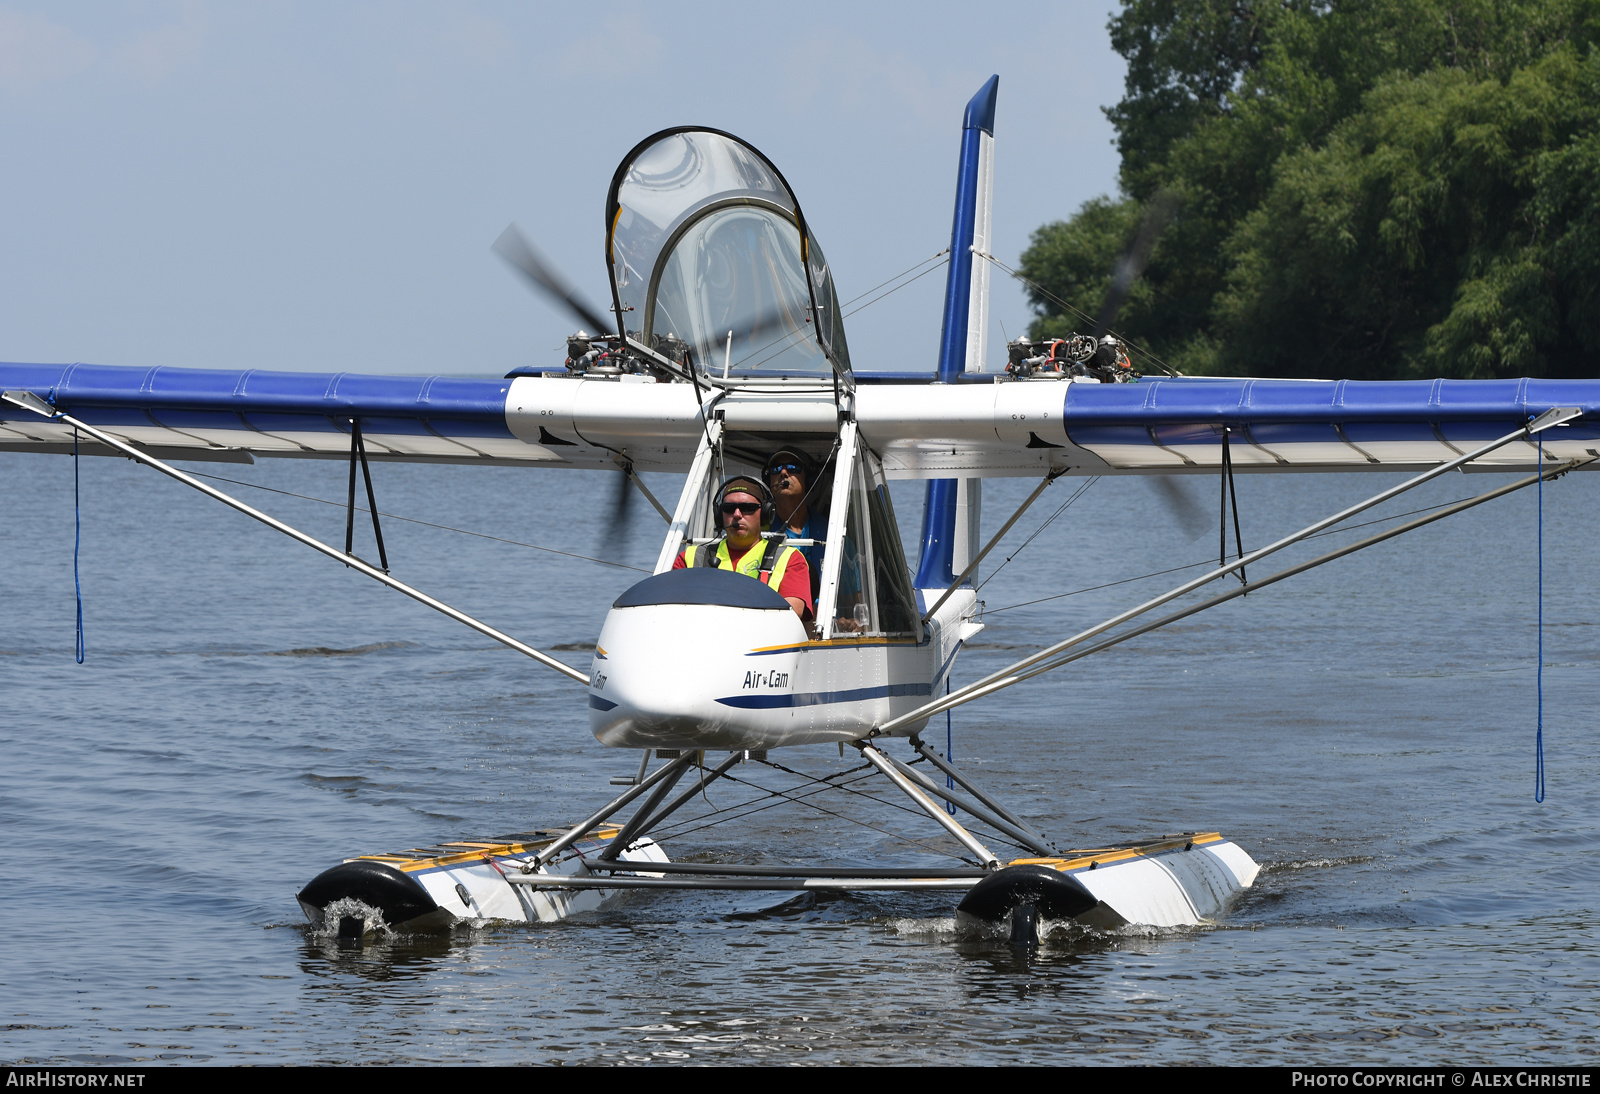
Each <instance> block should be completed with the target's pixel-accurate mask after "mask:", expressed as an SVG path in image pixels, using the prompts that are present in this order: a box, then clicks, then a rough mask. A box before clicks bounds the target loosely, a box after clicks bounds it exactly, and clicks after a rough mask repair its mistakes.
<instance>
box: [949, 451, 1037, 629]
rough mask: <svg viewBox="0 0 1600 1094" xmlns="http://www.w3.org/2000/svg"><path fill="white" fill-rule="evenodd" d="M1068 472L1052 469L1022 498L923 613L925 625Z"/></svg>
mask: <svg viewBox="0 0 1600 1094" xmlns="http://www.w3.org/2000/svg"><path fill="white" fill-rule="evenodd" d="M1066 473H1067V469H1066V468H1062V469H1061V470H1060V471H1051V472H1050V473H1049V474H1047V475H1045V477H1044V481H1043V482H1041V483H1039V485H1038V486H1036V487H1034V488H1033V493H1031V494H1029V495H1028V496H1027V497H1026V498H1024V499H1023V500H1022V504H1021V505H1019V506H1017V511H1016V512H1015V513H1012V514H1011V519H1010V520H1008V521H1006V522H1005V523H1004V524H1002V525H1001V526H1000V530H999V531H998V532H996V533H995V534H994V535H992V536H990V537H989V542H988V543H985V544H984V545H983V550H981V551H979V552H978V553H977V555H975V556H974V557H973V559H972V561H971V562H969V563H967V568H966V569H965V570H962V571H961V573H960V574H958V575H957V576H956V579H955V580H954V581H952V582H951V583H950V587H949V588H948V589H946V590H945V591H944V594H943V595H942V596H940V597H939V599H938V600H935V601H934V602H933V607H931V608H929V609H928V610H927V611H925V612H923V613H922V622H923V625H924V626H926V625H927V623H928V620H930V619H932V618H933V613H934V612H936V611H938V610H939V609H940V608H942V607H944V602H945V601H946V600H949V599H950V597H951V596H952V595H953V594H954V593H955V591H956V590H957V589H959V588H961V583H962V582H963V581H965V580H967V578H969V577H971V576H972V575H973V573H974V572H975V571H976V570H977V568H978V563H980V562H982V561H983V560H984V559H985V558H986V557H987V556H988V554H989V552H990V551H992V550H994V548H995V544H997V543H999V542H1000V540H1001V538H1002V537H1003V536H1005V534H1006V533H1007V532H1009V531H1011V526H1012V525H1013V524H1015V523H1017V521H1018V520H1019V519H1020V518H1021V517H1022V514H1024V513H1026V512H1027V511H1028V507H1029V506H1030V505H1032V504H1033V503H1034V502H1035V501H1037V500H1038V499H1039V495H1040V494H1042V493H1044V488H1045V487H1047V486H1049V485H1050V484H1051V483H1053V482H1055V481H1056V480H1057V479H1059V478H1060V477H1061V476H1062V475H1065V474H1066Z"/></svg>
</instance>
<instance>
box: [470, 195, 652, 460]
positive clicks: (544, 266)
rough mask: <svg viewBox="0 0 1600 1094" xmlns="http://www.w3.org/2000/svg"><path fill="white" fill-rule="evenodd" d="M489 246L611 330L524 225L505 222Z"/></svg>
mask: <svg viewBox="0 0 1600 1094" xmlns="http://www.w3.org/2000/svg"><path fill="white" fill-rule="evenodd" d="M490 249H491V250H493V251H494V253H495V254H497V255H499V256H500V257H501V258H503V259H505V261H506V262H507V263H508V264H509V265H510V266H511V267H512V268H514V269H515V270H516V271H517V272H518V273H520V274H521V275H522V276H523V277H525V278H527V279H528V283H529V284H531V285H532V286H533V287H534V288H536V289H538V290H539V291H540V292H542V293H544V294H545V295H547V296H549V297H550V298H551V299H553V300H555V301H556V302H557V303H558V304H560V305H562V306H563V307H565V308H566V309H567V310H568V311H569V312H571V313H572V314H573V315H575V316H577V317H578V319H579V320H580V321H581V322H582V323H583V325H584V326H585V327H588V328H589V329H590V330H591V331H592V332H593V333H594V334H596V335H606V334H609V333H610V331H611V327H612V324H611V323H610V322H608V321H607V320H605V319H602V318H600V313H599V312H597V311H595V310H594V308H592V307H590V306H589V302H588V301H586V300H584V299H583V297H581V296H579V295H578V291H577V290H576V289H574V288H573V287H572V286H571V285H569V284H568V283H567V279H566V278H564V277H562V276H561V274H560V272H559V271H558V270H557V269H556V268H555V267H554V266H552V265H551V264H550V263H549V262H548V261H546V260H545V258H544V256H543V255H541V254H540V253H539V252H538V250H537V249H536V248H535V247H534V245H533V244H532V243H530V242H528V237H527V236H525V235H523V234H522V229H520V228H518V227H517V226H516V225H515V224H508V225H506V230H505V231H503V232H501V233H500V238H499V239H496V240H495V241H494V246H493V247H492V248H490ZM623 483H624V485H626V483H627V477H626V476H624V477H623Z"/></svg>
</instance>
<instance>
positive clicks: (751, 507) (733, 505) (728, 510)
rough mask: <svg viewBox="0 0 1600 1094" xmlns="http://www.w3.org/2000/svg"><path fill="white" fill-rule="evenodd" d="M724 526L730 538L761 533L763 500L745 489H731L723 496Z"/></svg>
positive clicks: (741, 537) (722, 515)
mask: <svg viewBox="0 0 1600 1094" xmlns="http://www.w3.org/2000/svg"><path fill="white" fill-rule="evenodd" d="M720 519H721V521H722V527H723V528H724V529H725V530H726V531H727V533H728V536H729V538H730V539H735V540H743V539H749V538H750V537H751V536H759V535H760V534H761V501H760V499H758V498H757V497H756V496H755V495H754V494H747V493H745V492H744V491H743V490H730V491H728V493H727V494H725V495H724V496H723V498H722V513H721V517H720Z"/></svg>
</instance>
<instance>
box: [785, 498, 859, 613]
mask: <svg viewBox="0 0 1600 1094" xmlns="http://www.w3.org/2000/svg"><path fill="white" fill-rule="evenodd" d="M783 534H784V536H785V537H786V538H788V539H810V540H815V541H816V542H815V543H813V544H812V545H811V546H809V547H796V548H795V550H797V551H799V552H800V553H801V554H803V555H805V556H806V563H807V564H808V565H809V566H810V567H811V594H812V599H815V598H816V596H817V595H818V594H819V593H820V592H821V591H822V555H823V552H824V551H825V550H826V547H825V545H824V544H823V542H822V541H823V540H824V539H826V538H827V535H828V522H827V520H826V519H824V518H823V516H822V514H821V513H818V512H817V511H816V510H815V509H810V508H808V509H807V510H806V523H805V526H804V527H803V528H801V529H800V531H798V532H796V531H794V530H793V529H791V528H790V527H789V525H788V522H787V521H786V522H784V525H783ZM857 570H858V566H857V563H856V550H855V544H853V543H851V542H850V539H849V537H848V536H847V537H845V541H844V561H843V563H842V564H841V565H840V566H839V592H840V593H841V594H844V595H853V594H855V593H859V592H860V591H861V575H860V574H859V573H858V572H857Z"/></svg>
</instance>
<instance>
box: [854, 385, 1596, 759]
mask: <svg viewBox="0 0 1600 1094" xmlns="http://www.w3.org/2000/svg"><path fill="white" fill-rule="evenodd" d="M1582 413H1583V411H1582V409H1581V408H1579V407H1552V408H1551V409H1549V410H1547V411H1545V412H1544V413H1543V414H1540V415H1539V416H1538V417H1536V418H1534V419H1533V420H1531V421H1530V422H1528V424H1526V425H1524V426H1523V427H1522V428H1520V429H1518V430H1517V431H1515V432H1514V433H1508V434H1506V435H1505V436H1504V437H1501V438H1499V439H1498V440H1495V441H1491V442H1490V443H1488V444H1486V445H1484V446H1483V447H1481V448H1477V449H1474V450H1473V451H1471V452H1468V453H1466V454H1465V455H1462V456H1457V457H1456V458H1455V459H1453V460H1446V461H1445V462H1444V463H1441V464H1439V465H1438V466H1437V467H1432V468H1430V469H1428V470H1427V471H1424V472H1423V473H1422V474H1420V475H1417V476H1415V477H1414V478H1410V479H1407V480H1406V481H1405V482H1403V483H1400V484H1399V485H1398V486H1392V487H1390V488H1389V489H1387V490H1384V491H1381V492H1380V493H1377V494H1374V495H1373V496H1372V497H1370V498H1368V499H1367V500H1366V501H1363V502H1358V503H1357V504H1355V505H1352V506H1350V507H1349V508H1347V509H1343V510H1341V511H1340V512H1337V513H1335V514H1333V515H1332V516H1329V517H1324V518H1323V519H1321V520H1319V521H1316V522H1315V523H1313V524H1309V525H1307V526H1306V527H1304V528H1302V529H1301V530H1300V531H1298V532H1295V533H1292V534H1291V535H1288V536H1285V537H1284V538H1282V539H1280V540H1278V541H1277V542H1275V543H1270V544H1268V545H1267V546H1265V547H1262V548H1260V549H1259V550H1256V551H1252V552H1251V553H1250V554H1248V555H1245V556H1243V557H1241V558H1238V559H1236V560H1234V561H1233V562H1230V563H1228V564H1226V565H1224V566H1219V567H1217V568H1216V569H1215V570H1212V571H1210V572H1209V573H1205V574H1202V575H1200V576H1199V577H1197V578H1194V579H1193V580H1192V581H1186V582H1184V583H1183V584H1182V585H1179V586H1178V587H1177V588H1175V589H1172V590H1169V591H1168V592H1165V593H1162V594H1161V595H1160V596H1157V597H1155V598H1154V599H1151V600H1147V601H1145V602H1144V603H1143V604H1140V605H1138V606H1137V607H1133V608H1129V609H1128V610H1127V611H1125V612H1122V613H1121V614H1120V615H1115V616H1112V617H1111V618H1110V619H1107V620H1105V621H1104V622H1102V623H1097V624H1096V625H1095V626H1093V627H1090V628H1089V629H1088V630H1086V631H1080V632H1078V633H1077V634H1075V635H1073V636H1072V637H1071V638H1067V639H1063V640H1062V641H1060V642H1057V643H1056V644H1055V645H1053V646H1047V647H1045V648H1044V649H1042V650H1040V651H1039V652H1037V653H1034V654H1030V655H1028V656H1027V657H1024V658H1022V659H1021V660H1020V661H1017V662H1015V663H1013V664H1011V665H1009V666H1007V667H1006V668H1003V669H1001V670H999V671H998V672H993V673H990V674H989V675H988V676H985V677H984V678H983V679H981V680H977V681H974V682H973V683H971V684H967V685H965V686H964V687H961V688H958V689H956V690H955V691H953V692H951V693H950V694H948V695H945V696H944V697H943V698H940V699H936V700H934V701H933V702H930V703H925V704H924V705H922V706H920V707H918V708H917V709H915V710H912V711H909V712H907V713H905V714H902V715H899V716H898V717H895V718H891V719H889V720H888V721H887V722H884V723H883V724H882V725H879V726H875V727H874V728H873V730H872V732H871V733H870V734H868V736H869V737H879V736H882V735H884V734H886V733H893V732H894V731H895V730H897V729H902V728H904V727H905V726H908V725H911V724H912V723H914V722H920V721H923V720H925V719H927V718H931V717H933V716H934V715H935V714H940V713H943V712H944V711H946V710H950V709H951V708H953V707H958V706H961V705H962V704H963V703H968V702H971V701H973V700H974V699H980V698H982V697H983V696H985V695H989V694H992V693H993V692H996V691H999V690H1000V689H1002V688H1006V687H1010V686H1011V685H1012V684H1015V683H1017V682H1018V681H1020V680H1025V679H1027V678H1028V677H1029V676H1032V675H1036V674H1034V673H1029V674H1027V675H1022V671H1023V670H1024V669H1027V668H1029V667H1030V666H1033V665H1037V664H1038V663H1040V662H1041V661H1046V660H1049V659H1050V658H1052V657H1055V656H1056V655H1057V654H1059V653H1061V652H1062V651H1064V650H1067V649H1070V648H1071V647H1073V646H1076V645H1080V644H1081V643H1083V642H1087V641H1088V640H1089V639H1091V638H1093V637H1095V636H1096V635H1099V634H1104V633H1105V632H1106V631H1108V630H1110V629H1111V628H1113V627H1116V626H1120V625H1121V624H1123V623H1126V622H1127V621H1128V620H1130V619H1134V618H1136V617H1138V616H1141V615H1143V614H1145V613H1146V612H1149V611H1152V610H1154V609H1156V608H1159V607H1160V606H1161V605H1163V604H1166V603H1169V602H1170V601H1173V600H1176V599H1177V598H1178V597H1180V596H1184V595H1186V594H1187V593H1190V592H1193V591H1194V590H1195V589H1198V588H1200V587H1202V586H1204V585H1208V584H1210V583H1211V582H1213V581H1216V580H1217V579H1218V578H1221V577H1225V576H1227V575H1228V574H1230V573H1232V572H1233V571H1235V570H1243V569H1244V568H1245V567H1246V566H1249V565H1250V564H1252V563H1254V562H1257V561H1258V560H1260V559H1263V558H1266V557H1267V556H1268V555H1272V554H1276V553H1277V552H1279V551H1281V550H1283V549H1284V548H1285V547H1290V546H1292V545H1294V544H1296V543H1299V542H1300V541H1301V540H1303V539H1306V538H1308V537H1309V536H1313V535H1316V534H1317V533H1318V532H1320V531H1322V530H1323V529H1325V528H1329V527H1332V526H1333V525H1335V524H1338V523H1339V522H1341V521H1344V520H1348V519H1349V518H1350V517H1353V516H1355V515H1356V514H1357V513H1363V512H1365V511H1366V510H1368V509H1371V508H1372V507H1373V506H1375V505H1380V504H1382V503H1383V502H1385V501H1388V500H1389V499H1390V498H1393V497H1398V496H1399V495H1401V494H1403V493H1405V492H1406V491H1408V490H1412V489H1414V488H1416V487H1418V486H1421V485H1422V484H1423V483H1425V482H1429V481H1431V480H1433V479H1436V478H1438V477H1439V476H1440V475H1443V474H1445V473H1446V472H1449V471H1454V470H1455V469H1456V468H1458V467H1463V466H1465V465H1466V464H1469V463H1471V462H1472V461H1473V460H1476V459H1478V458H1479V457H1481V456H1485V455H1488V454H1489V453H1490V452H1493V451H1495V450H1496V449H1498V448H1503V447H1504V446H1506V445H1508V444H1510V443H1511V442H1512V441H1515V440H1518V439H1521V438H1526V437H1530V436H1532V435H1533V434H1535V433H1540V432H1543V431H1544V430H1546V429H1549V428H1550V427H1552V426H1556V425H1560V424H1562V423H1563V422H1568V421H1571V420H1572V419H1573V418H1577V417H1580V416H1581V415H1582Z"/></svg>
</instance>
